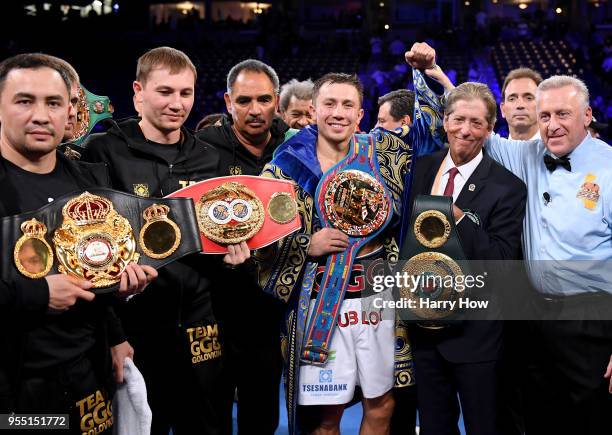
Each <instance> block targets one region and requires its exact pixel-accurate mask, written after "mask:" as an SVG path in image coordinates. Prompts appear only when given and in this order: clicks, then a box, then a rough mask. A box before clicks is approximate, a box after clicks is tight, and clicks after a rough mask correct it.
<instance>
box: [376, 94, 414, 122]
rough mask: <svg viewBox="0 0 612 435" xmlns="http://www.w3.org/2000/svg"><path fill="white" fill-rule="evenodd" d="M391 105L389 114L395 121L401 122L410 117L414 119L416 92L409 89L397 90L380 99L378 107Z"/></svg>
mask: <svg viewBox="0 0 612 435" xmlns="http://www.w3.org/2000/svg"><path fill="white" fill-rule="evenodd" d="M385 103H389V106H390V110H389V114H390V115H391V117H392V118H393V120H394V121H399V120H400V119H402V118H403V117H404V116H406V115H408V116H410V118H411V119H412V117H413V116H414V92H412V91H409V90H408V89H397V90H395V91H391V92H389V93H388V94H385V95H383V96H382V97H380V98H379V99H378V107H380V106H382V105H383V104H385Z"/></svg>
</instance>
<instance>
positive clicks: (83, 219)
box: [64, 192, 114, 226]
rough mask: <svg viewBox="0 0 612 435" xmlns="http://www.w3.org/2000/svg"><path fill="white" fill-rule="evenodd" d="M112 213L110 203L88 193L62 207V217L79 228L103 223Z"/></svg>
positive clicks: (111, 204) (112, 209)
mask: <svg viewBox="0 0 612 435" xmlns="http://www.w3.org/2000/svg"><path fill="white" fill-rule="evenodd" d="M113 211H114V208H113V203H112V202H110V201H109V200H108V199H106V198H103V197H101V196H95V195H91V194H89V193H88V192H85V193H84V194H82V195H80V196H78V197H77V198H75V199H72V200H70V201H69V202H68V203H67V204H66V205H65V206H64V216H66V217H68V218H70V219H72V220H73V221H74V223H75V224H77V225H79V226H81V225H92V224H98V223H102V222H105V221H106V219H107V218H108V216H109V215H110V214H111V213H112V212H113Z"/></svg>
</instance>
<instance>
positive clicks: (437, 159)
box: [415, 149, 448, 195]
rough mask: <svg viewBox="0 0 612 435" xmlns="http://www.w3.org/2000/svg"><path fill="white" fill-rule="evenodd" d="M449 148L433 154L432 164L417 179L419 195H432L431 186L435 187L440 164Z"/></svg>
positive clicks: (417, 192)
mask: <svg viewBox="0 0 612 435" xmlns="http://www.w3.org/2000/svg"><path fill="white" fill-rule="evenodd" d="M447 153H448V150H446V149H445V150H442V151H440V152H437V153H435V154H433V155H432V156H431V157H432V158H431V160H430V162H429V163H430V164H429V165H427V167H426V168H424V170H423V172H422V174H420V175H419V180H418V181H417V180H415V183H418V184H417V186H416V187H417V189H416V190H415V193H416V194H417V195H419V194H420V195H430V194H431V188H432V187H433V184H434V181H435V180H436V175H437V174H438V169H440V165H441V164H442V162H443V161H444V158H445V157H446V154H447Z"/></svg>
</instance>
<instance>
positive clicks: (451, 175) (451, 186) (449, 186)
mask: <svg viewBox="0 0 612 435" xmlns="http://www.w3.org/2000/svg"><path fill="white" fill-rule="evenodd" d="M458 173H459V169H457V168H454V167H453V168H450V169H449V170H448V181H447V182H446V187H445V188H444V196H453V192H454V191H455V177H456V176H457V174H458Z"/></svg>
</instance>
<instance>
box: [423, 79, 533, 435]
mask: <svg viewBox="0 0 612 435" xmlns="http://www.w3.org/2000/svg"><path fill="white" fill-rule="evenodd" d="M495 105H496V103H495V99H494V97H493V95H492V94H491V91H490V90H489V89H488V87H487V86H486V85H483V84H480V83H463V84H462V85H460V86H458V87H457V88H455V89H454V90H453V91H451V92H450V93H449V95H448V99H447V104H446V109H445V114H444V129H445V130H446V133H447V136H448V143H449V149H448V150H443V151H440V152H437V153H434V154H430V155H427V156H424V157H422V158H420V159H419V160H417V162H416V167H415V172H414V178H413V180H414V181H413V183H414V184H413V186H412V199H411V203H412V202H413V201H412V200H413V199H414V197H416V195H419V194H432V195H446V196H452V198H453V203H454V204H453V215H454V219H455V224H456V228H457V233H458V237H459V239H460V242H461V245H462V247H463V251H464V253H465V256H466V258H467V259H468V260H515V259H520V243H521V225H522V221H523V217H524V213H525V200H526V188H525V185H524V184H523V182H522V181H521V180H520V179H518V178H517V177H516V176H514V175H513V174H512V173H510V172H509V171H508V170H506V169H504V168H503V167H502V166H500V165H499V164H497V163H496V162H494V161H493V160H492V159H491V158H490V157H488V156H487V155H486V154H484V153H483V149H482V146H483V143H484V141H485V140H486V138H487V137H488V136H489V134H490V132H491V131H492V130H493V126H494V125H495V113H496V107H495ZM412 338H413V339H414V342H413V345H414V357H415V369H416V377H417V379H418V381H417V382H418V402H419V411H420V422H421V433H422V434H436V435H443V434H458V433H459V430H458V428H457V421H458V418H459V404H458V401H457V394H458V395H459V399H460V401H461V409H462V412H463V416H464V421H465V426H466V430H467V432H468V433H469V434H471V435H473V434H476V435H478V434H487V435H490V434H498V433H500V432H501V430H502V429H501V428H500V423H499V402H500V401H499V395H500V392H499V370H500V363H501V352H502V324H501V323H500V322H497V321H479V320H465V321H464V322H462V323H458V324H453V325H449V326H446V327H444V328H441V329H428V328H424V327H422V326H418V325H415V326H413V327H412Z"/></svg>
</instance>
